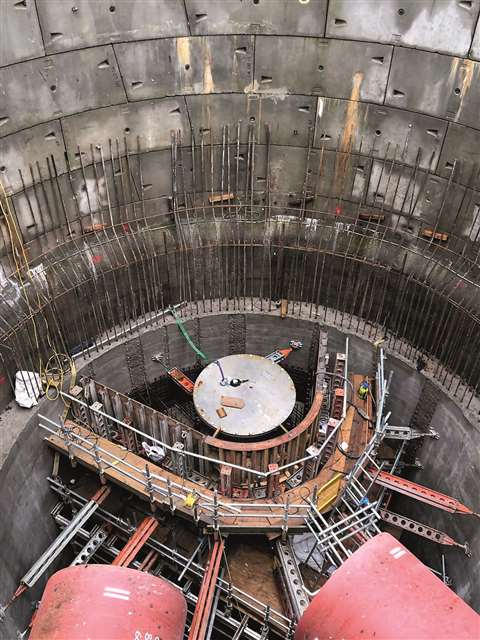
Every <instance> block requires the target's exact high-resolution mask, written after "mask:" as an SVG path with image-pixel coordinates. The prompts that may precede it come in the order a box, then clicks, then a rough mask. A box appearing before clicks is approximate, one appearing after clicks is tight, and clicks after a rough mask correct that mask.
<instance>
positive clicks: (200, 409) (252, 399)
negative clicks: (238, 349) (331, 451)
mask: <svg viewBox="0 0 480 640" xmlns="http://www.w3.org/2000/svg"><path fill="white" fill-rule="evenodd" d="M295 398H296V392H295V386H294V384H293V382H292V379H291V378H290V376H289V375H288V373H287V372H286V371H285V370H284V369H282V367H280V366H279V365H278V364H275V363H273V362H272V361H271V360H267V359H266V358H264V357H263V356H255V355H248V354H238V355H233V356H225V357H224V358H220V359H219V360H216V361H215V362H212V363H211V364H209V365H208V367H205V369H204V370H203V371H202V372H201V374H200V375H199V376H198V378H197V380H196V382H195V388H194V390H193V402H194V404H195V409H196V410H197V413H198V414H199V415H200V416H201V418H203V420H205V422H207V423H208V424H209V425H210V426H212V427H213V428H214V429H220V430H221V431H223V432H224V433H228V434H229V435H232V436H239V437H243V438H249V437H253V436H259V435H261V434H263V433H267V432H268V431H272V429H275V427H278V426H279V425H280V424H282V422H283V421H284V420H286V419H287V418H288V416H289V415H290V414H291V412H292V410H293V407H294V406H295ZM231 405H237V406H231Z"/></svg>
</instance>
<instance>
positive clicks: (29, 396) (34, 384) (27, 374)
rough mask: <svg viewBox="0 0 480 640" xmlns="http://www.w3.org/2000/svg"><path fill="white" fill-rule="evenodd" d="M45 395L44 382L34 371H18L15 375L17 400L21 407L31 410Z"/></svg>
mask: <svg viewBox="0 0 480 640" xmlns="http://www.w3.org/2000/svg"><path fill="white" fill-rule="evenodd" d="M42 395H43V388H42V381H41V379H40V376H39V375H38V373H35V372H33V371H17V373H16V374H15V400H16V401H17V402H18V404H19V405H20V406H21V407H25V408H26V409H31V408H32V407H34V406H35V405H37V404H38V398H39V397H40V396H42Z"/></svg>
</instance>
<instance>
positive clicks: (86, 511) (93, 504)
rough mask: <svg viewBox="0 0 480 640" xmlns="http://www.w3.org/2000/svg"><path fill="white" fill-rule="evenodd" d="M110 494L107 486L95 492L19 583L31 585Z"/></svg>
mask: <svg viewBox="0 0 480 640" xmlns="http://www.w3.org/2000/svg"><path fill="white" fill-rule="evenodd" d="M109 494H110V489H109V488H108V487H102V488H101V489H100V490H99V491H97V493H96V494H95V495H94V496H93V497H92V499H91V500H89V501H88V502H87V503H86V504H85V505H84V506H83V507H82V508H81V509H80V511H79V512H78V513H77V514H76V515H75V517H74V518H73V519H72V520H71V522H70V523H69V525H68V526H67V527H65V529H64V530H63V531H62V532H61V533H60V535H59V536H58V537H57V538H55V540H54V541H53V542H52V544H51V545H50V546H49V547H48V549H47V550H46V551H45V552H44V553H43V554H42V555H41V556H40V558H39V559H38V560H37V561H36V562H35V564H34V565H33V566H32V567H31V568H30V569H29V571H27V573H26V574H25V575H24V576H23V578H22V579H21V581H20V583H21V584H22V585H24V586H26V587H32V586H33V585H34V584H35V583H36V582H37V580H38V579H39V578H40V577H41V576H42V574H43V573H44V572H45V571H46V570H47V569H48V567H49V566H50V565H51V564H52V562H53V561H54V560H55V559H56V558H57V557H58V556H59V555H60V553H61V552H62V551H63V549H65V547H66V546H67V544H68V543H69V542H70V541H71V540H72V539H73V538H74V537H75V534H76V533H77V531H78V530H79V529H81V528H82V526H83V525H84V524H85V522H86V521H87V520H88V519H89V518H90V517H91V516H92V515H93V513H95V511H96V510H97V509H98V507H99V505H100V504H101V503H102V502H103V501H104V500H105V498H106V497H107V496H108V495H109Z"/></svg>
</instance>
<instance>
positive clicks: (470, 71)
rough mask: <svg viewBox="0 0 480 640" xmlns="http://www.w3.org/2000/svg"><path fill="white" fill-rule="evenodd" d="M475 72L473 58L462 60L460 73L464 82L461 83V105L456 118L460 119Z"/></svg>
mask: <svg viewBox="0 0 480 640" xmlns="http://www.w3.org/2000/svg"><path fill="white" fill-rule="evenodd" d="M474 72H475V64H474V62H473V60H462V65H461V67H460V73H461V75H462V76H463V77H462V83H461V85H460V106H459V108H458V111H457V114H456V116H455V120H458V117H459V116H460V114H461V112H462V109H463V100H464V98H465V96H467V95H468V92H469V91H470V87H471V85H472V80H473V75H474Z"/></svg>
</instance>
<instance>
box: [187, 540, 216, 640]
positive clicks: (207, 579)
mask: <svg viewBox="0 0 480 640" xmlns="http://www.w3.org/2000/svg"><path fill="white" fill-rule="evenodd" d="M222 556H223V540H222V539H221V538H219V539H218V540H216V541H215V543H214V545H213V548H212V552H211V554H210V558H209V561H208V566H207V569H206V571H205V574H204V576H203V580H202V584H201V587H200V593H199V594H198V600H197V604H196V607H195V611H194V614H193V618H192V623H191V625H190V632H189V634H188V640H204V639H205V634H206V631H207V625H208V621H209V618H210V613H211V609H212V604H213V597H214V594H215V589H216V586H217V578H218V575H219V572H220V563H221V561H222Z"/></svg>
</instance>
